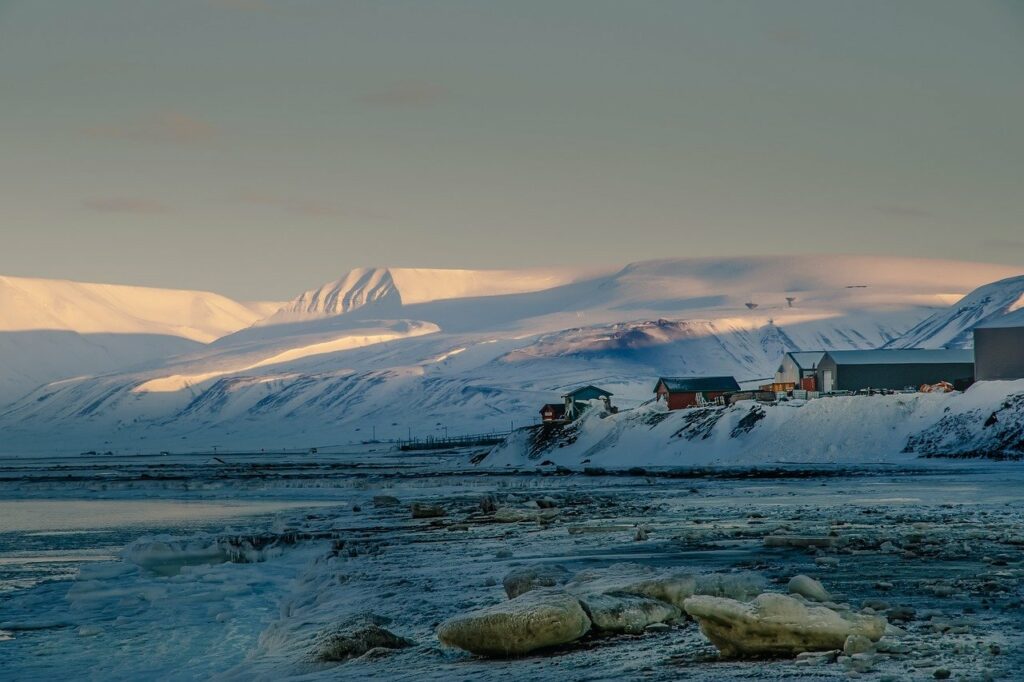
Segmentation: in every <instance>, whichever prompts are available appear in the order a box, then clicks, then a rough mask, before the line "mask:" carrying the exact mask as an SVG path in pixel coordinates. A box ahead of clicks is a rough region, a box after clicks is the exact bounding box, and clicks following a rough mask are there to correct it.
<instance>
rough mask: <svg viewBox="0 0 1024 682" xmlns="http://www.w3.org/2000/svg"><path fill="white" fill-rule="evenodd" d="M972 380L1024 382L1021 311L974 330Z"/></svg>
mask: <svg viewBox="0 0 1024 682" xmlns="http://www.w3.org/2000/svg"><path fill="white" fill-rule="evenodd" d="M974 365H975V369H974V372H975V375H974V376H975V379H977V380H978V381H993V380H999V379H1024V308H1022V309H1020V310H1017V311H1015V312H1012V313H1010V314H1009V315H1004V316H1003V317H1001V318H999V319H997V320H994V321H992V322H988V323H986V324H983V325H980V326H978V327H975V329H974Z"/></svg>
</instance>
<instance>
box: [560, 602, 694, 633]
mask: <svg viewBox="0 0 1024 682" xmlns="http://www.w3.org/2000/svg"><path fill="white" fill-rule="evenodd" d="M580 604H582V605H583V610H584V611H586V612H587V615H588V616H589V617H590V622H591V623H593V624H594V628H595V629H597V630H605V631H607V632H625V633H629V634H639V633H641V632H643V631H644V629H645V628H646V627H647V626H649V625H653V624H654V623H664V622H665V621H669V620H675V619H676V618H678V617H679V616H680V615H682V612H681V611H680V610H679V609H678V608H676V607H675V606H672V605H671V604H666V603H665V602H663V601H658V600H657V599H650V598H648V597H638V596H636V595H632V594H621V593H620V594H614V593H613V594H590V595H585V596H582V597H580Z"/></svg>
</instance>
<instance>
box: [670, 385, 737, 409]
mask: <svg viewBox="0 0 1024 682" xmlns="http://www.w3.org/2000/svg"><path fill="white" fill-rule="evenodd" d="M738 390H740V385H739V384H737V383H736V379H734V378H733V377H661V378H660V379H658V383H657V385H656V386H655V387H654V393H655V394H656V395H657V400H658V402H661V401H662V400H664V401H665V403H666V404H667V405H668V409H670V410H680V409H682V408H684V407H697V406H698V405H703V404H705V403H710V402H714V401H715V400H717V399H718V398H721V397H722V396H724V395H726V394H727V393H733V392H735V391H738Z"/></svg>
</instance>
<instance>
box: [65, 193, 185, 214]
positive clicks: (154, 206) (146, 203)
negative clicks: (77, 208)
mask: <svg viewBox="0 0 1024 682" xmlns="http://www.w3.org/2000/svg"><path fill="white" fill-rule="evenodd" d="M82 205H83V206H84V207H85V208H86V209H88V210H90V211H96V212H97V213H141V214H161V213H170V212H171V208H170V207H169V206H167V205H166V204H163V203H161V202H159V201H154V200H153V199H143V198H139V197H96V198H92V199H86V200H84V201H83V202H82Z"/></svg>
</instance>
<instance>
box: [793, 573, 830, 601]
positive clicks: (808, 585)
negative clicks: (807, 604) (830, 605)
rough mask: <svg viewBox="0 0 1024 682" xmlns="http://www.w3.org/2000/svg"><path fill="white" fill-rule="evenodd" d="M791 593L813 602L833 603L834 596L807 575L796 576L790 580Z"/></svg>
mask: <svg viewBox="0 0 1024 682" xmlns="http://www.w3.org/2000/svg"><path fill="white" fill-rule="evenodd" d="M789 593H790V594H799V595H800V596H801V597H806V598H807V599H810V600H811V601H819V602H820V601H832V595H831V594H829V593H828V590H826V589H825V588H824V587H823V586H822V584H821V583H820V582H818V581H817V580H815V579H814V578H811V577H809V576H806V575H795V576H793V577H792V578H790V580H789Z"/></svg>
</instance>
